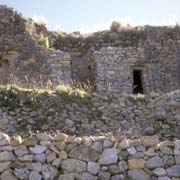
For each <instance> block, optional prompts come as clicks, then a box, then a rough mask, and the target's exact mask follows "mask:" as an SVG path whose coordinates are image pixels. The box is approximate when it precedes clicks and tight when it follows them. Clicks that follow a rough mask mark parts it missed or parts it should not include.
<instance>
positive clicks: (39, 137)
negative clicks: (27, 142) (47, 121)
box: [36, 133, 52, 141]
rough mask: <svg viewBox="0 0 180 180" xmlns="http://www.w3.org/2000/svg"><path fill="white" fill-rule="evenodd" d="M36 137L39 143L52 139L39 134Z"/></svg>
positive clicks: (45, 134)
mask: <svg viewBox="0 0 180 180" xmlns="http://www.w3.org/2000/svg"><path fill="white" fill-rule="evenodd" d="M36 137H37V139H38V140H40V141H46V140H47V141H48V140H51V139H52V137H50V136H49V135H48V134H47V133H39V134H36Z"/></svg>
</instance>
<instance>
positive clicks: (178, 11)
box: [0, 0, 180, 33]
mask: <svg viewBox="0 0 180 180" xmlns="http://www.w3.org/2000/svg"><path fill="white" fill-rule="evenodd" d="M0 4H6V5H8V6H9V7H13V8H14V9H15V10H17V11H19V12H21V13H22V14H23V15H24V16H25V17H31V18H33V17H43V18H44V19H46V20H47V22H48V28H49V29H50V30H54V29H55V27H57V26H60V28H61V29H62V30H64V31H66V32H73V31H81V32H82V33H86V32H90V31H96V30H102V29H107V28H109V26H110V24H111V22H112V21H113V20H119V21H122V22H123V23H126V22H127V23H130V24H132V25H144V24H149V25H165V24H168V25H169V24H175V23H176V22H180V0H29V1H28V0H0Z"/></svg>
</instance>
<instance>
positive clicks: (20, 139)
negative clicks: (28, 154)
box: [10, 135, 22, 146]
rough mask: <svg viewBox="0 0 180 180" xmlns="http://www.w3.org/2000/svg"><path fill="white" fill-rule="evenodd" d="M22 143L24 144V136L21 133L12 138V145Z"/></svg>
mask: <svg viewBox="0 0 180 180" xmlns="http://www.w3.org/2000/svg"><path fill="white" fill-rule="evenodd" d="M20 144H22V138H21V136H19V135H16V136H13V137H11V139H10V145H11V146H19V145H20Z"/></svg>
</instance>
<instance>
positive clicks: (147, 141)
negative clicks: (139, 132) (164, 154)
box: [141, 135, 159, 147]
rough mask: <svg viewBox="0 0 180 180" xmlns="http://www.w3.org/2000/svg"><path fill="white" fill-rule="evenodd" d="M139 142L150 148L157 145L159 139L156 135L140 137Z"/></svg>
mask: <svg viewBox="0 0 180 180" xmlns="http://www.w3.org/2000/svg"><path fill="white" fill-rule="evenodd" d="M141 141H142V143H143V145H144V146H145V147H152V146H156V145H157V144H158V143H159V137H158V136H157V135H154V136H142V137H141Z"/></svg>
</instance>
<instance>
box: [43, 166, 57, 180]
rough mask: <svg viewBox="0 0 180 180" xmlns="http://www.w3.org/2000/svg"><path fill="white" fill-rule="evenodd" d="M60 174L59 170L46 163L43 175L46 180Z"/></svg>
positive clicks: (51, 179)
mask: <svg viewBox="0 0 180 180" xmlns="http://www.w3.org/2000/svg"><path fill="white" fill-rule="evenodd" d="M57 175H58V170H57V169H56V168H55V167H54V166H51V165H49V164H44V165H43V167H42V176H43V179H44V180H54V179H56V177H57Z"/></svg>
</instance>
